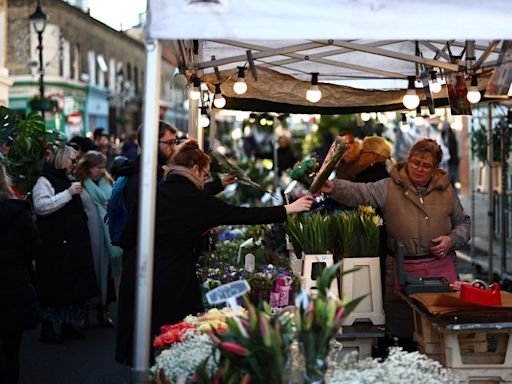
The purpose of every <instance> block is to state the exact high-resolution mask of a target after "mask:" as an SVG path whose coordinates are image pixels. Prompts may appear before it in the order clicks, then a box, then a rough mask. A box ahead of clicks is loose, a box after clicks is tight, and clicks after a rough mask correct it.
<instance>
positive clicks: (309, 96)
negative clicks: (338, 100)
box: [306, 72, 322, 103]
mask: <svg viewBox="0 0 512 384" xmlns="http://www.w3.org/2000/svg"><path fill="white" fill-rule="evenodd" d="M321 98H322V91H320V88H318V72H315V73H312V74H311V86H310V87H309V89H308V90H307V92H306V100H307V101H309V102H310V103H317V102H318V101H320V99H321Z"/></svg>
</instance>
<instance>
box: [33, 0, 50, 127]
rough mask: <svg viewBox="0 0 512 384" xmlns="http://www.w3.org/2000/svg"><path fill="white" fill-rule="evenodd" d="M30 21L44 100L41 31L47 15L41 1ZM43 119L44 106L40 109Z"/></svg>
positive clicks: (40, 89)
mask: <svg viewBox="0 0 512 384" xmlns="http://www.w3.org/2000/svg"><path fill="white" fill-rule="evenodd" d="M30 21H31V22H32V25H33V26H34V29H35V31H36V32H37V38H38V40H39V45H38V46H37V49H38V51H39V94H40V97H41V101H42V100H44V66H43V32H44V30H45V28H46V22H47V21H48V15H47V14H46V13H44V11H43V9H42V8H41V1H40V0H38V1H37V7H36V10H35V11H34V13H33V14H31V15H30ZM41 112H42V114H43V119H44V108H43V109H42V111H41Z"/></svg>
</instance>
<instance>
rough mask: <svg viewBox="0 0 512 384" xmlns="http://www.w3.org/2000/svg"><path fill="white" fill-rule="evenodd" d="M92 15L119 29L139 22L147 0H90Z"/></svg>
mask: <svg viewBox="0 0 512 384" xmlns="http://www.w3.org/2000/svg"><path fill="white" fill-rule="evenodd" d="M89 9H90V11H91V16H92V17H94V18H95V19H98V20H100V21H101V22H103V23H105V24H107V25H109V26H110V27H112V28H114V29H117V30H121V29H122V30H125V29H128V28H130V27H132V26H134V25H136V24H138V23H139V13H141V12H144V11H145V10H146V0H89Z"/></svg>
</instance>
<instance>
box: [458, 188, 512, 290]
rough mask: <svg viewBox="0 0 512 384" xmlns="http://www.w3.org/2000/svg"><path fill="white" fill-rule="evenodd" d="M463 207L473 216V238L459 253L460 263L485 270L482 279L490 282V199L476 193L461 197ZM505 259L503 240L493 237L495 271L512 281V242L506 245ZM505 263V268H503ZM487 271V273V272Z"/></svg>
mask: <svg viewBox="0 0 512 384" xmlns="http://www.w3.org/2000/svg"><path fill="white" fill-rule="evenodd" d="M459 198H460V201H461V203H462V206H463V207H464V210H465V211H466V213H467V214H469V215H470V216H471V225H472V237H471V240H470V241H469V243H468V244H467V245H466V246H465V247H464V248H463V249H461V250H459V251H457V256H458V258H459V261H461V262H464V263H471V264H473V265H475V266H477V270H478V271H479V270H480V267H481V269H483V271H482V272H480V273H481V276H480V277H481V278H483V280H488V273H487V272H488V270H489V262H490V258H489V227H488V210H489V206H488V197H487V194H483V193H479V192H476V193H475V194H474V196H473V198H472V197H471V195H468V196H462V195H461V196H459ZM505 247H506V248H505V253H504V256H505V259H504V260H502V259H503V256H502V252H501V240H500V239H499V238H496V237H495V236H493V239H492V255H493V256H492V264H493V271H494V273H495V274H497V275H498V277H499V278H500V279H508V280H511V281H512V240H510V239H508V240H507V241H506V243H505ZM502 261H504V265H505V268H503V267H502V264H503V263H502ZM486 271H487V272H486Z"/></svg>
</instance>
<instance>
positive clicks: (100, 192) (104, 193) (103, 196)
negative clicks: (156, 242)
mask: <svg viewBox="0 0 512 384" xmlns="http://www.w3.org/2000/svg"><path fill="white" fill-rule="evenodd" d="M83 184H84V187H85V189H86V190H87V192H88V193H89V196H91V199H92V201H93V202H94V205H96V208H97V210H98V215H99V217H100V220H101V221H102V223H103V235H104V237H105V242H106V244H107V248H108V250H109V254H110V266H111V268H112V277H118V276H121V255H122V253H123V250H122V249H121V248H120V247H116V246H115V245H112V240H110V233H109V230H108V224H107V223H105V220H104V219H105V215H106V214H107V210H106V208H105V206H106V205H107V203H108V200H109V199H110V195H111V194H112V186H111V185H110V183H109V182H108V180H107V179H106V178H105V177H102V178H101V179H100V180H99V182H98V184H96V183H95V182H94V181H92V180H91V179H89V178H87V179H85V181H84V183H83Z"/></svg>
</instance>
